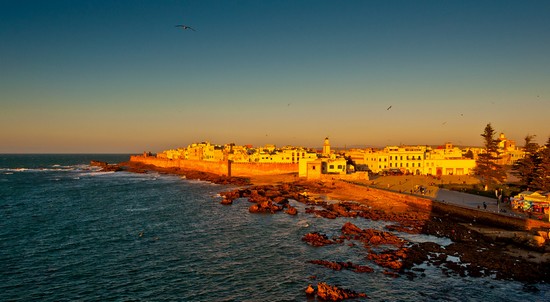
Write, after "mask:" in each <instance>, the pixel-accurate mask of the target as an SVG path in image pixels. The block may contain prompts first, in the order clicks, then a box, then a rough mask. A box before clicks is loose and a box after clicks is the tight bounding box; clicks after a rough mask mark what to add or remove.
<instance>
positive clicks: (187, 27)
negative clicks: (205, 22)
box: [176, 24, 196, 31]
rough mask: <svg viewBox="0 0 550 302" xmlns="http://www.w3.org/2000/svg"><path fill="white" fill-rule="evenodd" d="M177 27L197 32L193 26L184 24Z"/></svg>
mask: <svg viewBox="0 0 550 302" xmlns="http://www.w3.org/2000/svg"><path fill="white" fill-rule="evenodd" d="M176 27H181V29H190V30H192V31H196V30H195V29H194V28H192V27H191V26H187V25H183V24H178V25H176Z"/></svg>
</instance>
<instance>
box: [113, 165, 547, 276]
mask: <svg viewBox="0 0 550 302" xmlns="http://www.w3.org/2000/svg"><path fill="white" fill-rule="evenodd" d="M117 166H118V167H120V168H121V169H122V170H123V171H127V172H134V173H146V172H148V171H156V172H159V173H163V174H174V175H181V176H185V177H186V178H188V179H200V180H205V181H210V182H213V183H217V184H225V185H234V186H236V187H237V188H235V189H232V190H231V191H229V192H223V193H220V195H222V196H223V197H224V198H223V199H224V200H222V202H221V203H222V204H224V205H230V204H231V202H232V200H233V199H236V198H248V199H249V201H250V202H251V205H252V206H251V208H250V209H249V211H250V212H251V213H255V212H263V213H265V212H267V213H277V212H279V211H281V212H283V211H284V212H285V213H287V214H289V215H295V214H292V211H291V209H290V208H292V207H291V206H289V205H288V199H293V200H296V201H297V202H302V203H305V204H307V205H311V207H310V208H308V210H307V211H306V213H309V214H313V215H317V216H321V217H325V218H327V219H331V218H334V217H357V216H360V217H364V218H366V219H372V220H385V221H390V222H392V223H393V224H391V225H389V226H388V227H386V228H387V230H385V231H384V233H385V232H390V231H391V232H395V231H397V232H405V233H412V234H426V235H433V236H436V237H446V238H450V239H451V240H452V244H451V245H450V246H447V247H441V246H438V245H437V244H435V243H433V242H426V243H421V244H418V243H416V244H412V243H410V242H409V243H408V244H406V245H403V246H396V247H394V248H391V249H388V250H384V251H382V252H378V253H374V252H373V251H372V247H373V246H377V244H376V243H375V244H373V243H372V239H371V241H366V242H365V241H364V238H363V237H361V236H363V235H361V236H359V235H357V234H355V235H354V236H351V237H350V235H349V234H345V233H344V231H343V234H342V235H341V236H340V237H339V238H324V237H323V234H322V230H317V232H314V233H317V235H319V236H320V237H321V238H324V239H323V240H325V239H326V240H328V241H330V242H331V243H330V244H344V243H346V244H363V245H364V246H365V249H367V251H369V257H368V259H365V260H366V261H367V262H368V263H375V264H377V265H378V266H381V267H383V268H384V269H385V270H384V274H385V275H387V276H389V277H406V278H411V279H414V278H421V277H422V274H423V272H422V271H421V270H418V269H415V268H414V267H415V265H418V264H421V263H425V262H427V263H429V264H431V265H434V266H438V267H440V268H441V270H442V271H443V272H444V274H446V275H457V276H461V277H464V276H470V277H491V278H495V279H500V280H513V281H519V282H522V283H524V284H526V285H530V286H531V285H536V284H538V283H548V282H550V245H549V243H548V241H549V240H546V241H545V242H543V243H542V244H541V242H540V238H536V239H534V238H535V237H542V235H543V234H542V232H539V233H535V231H533V230H532V231H528V230H519V229H517V227H516V228H514V227H510V228H506V227H503V226H502V225H495V224H491V223H487V221H484V220H483V219H479V220H476V218H475V217H470V218H471V219H467V217H460V216H457V217H455V215H449V213H446V212H445V207H447V209H448V207H457V206H456V205H451V204H447V203H443V205H444V207H443V208H442V207H439V206H437V204H438V203H439V202H437V201H434V200H432V199H430V198H424V197H419V196H411V195H408V194H400V193H397V192H391V191H386V190H380V189H376V188H370V187H366V186H360V185H356V184H351V183H348V182H345V181H339V180H333V181H306V180H301V179H299V178H298V177H296V175H292V174H284V175H270V176H258V177H254V176H251V177H246V178H245V177H225V176H219V175H216V174H213V173H206V172H199V171H191V170H182V169H179V168H159V167H156V166H151V165H144V164H140V163H135V162H134V163H132V162H125V163H120V164H118V165H117ZM304 192H307V194H303V193H304ZM285 200H286V203H285ZM326 200H330V201H331V202H326ZM285 204H287V205H285ZM253 207H254V210H253ZM262 207H264V208H262ZM265 207H268V208H265ZM319 207H320V208H322V209H319ZM474 211H475V210H474ZM251 215H254V214H251ZM283 215H284V214H283ZM342 228H343V229H344V227H342ZM357 232H358V234H365V233H369V232H372V230H360V231H357ZM535 234H537V235H535ZM385 236H389V235H377V237H381V238H385ZM546 236H548V230H546ZM358 238H359V239H358ZM361 238H362V239H361ZM537 239H539V241H537ZM545 239H548V237H546V238H545ZM303 240H304V239H303ZM358 240H359V241H360V242H359V243H358V242H357V241H358ZM377 240H378V239H377ZM326 242H327V241H325V243H326ZM381 242H382V243H380V244H383V243H384V241H383V240H382V241H381ZM457 257H458V258H459V259H460V260H461V262H462V264H460V263H458V264H457V263H456V261H455V260H453V259H454V258H457ZM313 260H314V259H311V261H313ZM315 261H323V260H322V259H321V260H315ZM327 267H329V268H327V269H330V266H327ZM321 282H322V281H321V280H319V283H321Z"/></svg>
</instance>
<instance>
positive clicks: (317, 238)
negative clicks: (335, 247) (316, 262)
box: [302, 232, 335, 246]
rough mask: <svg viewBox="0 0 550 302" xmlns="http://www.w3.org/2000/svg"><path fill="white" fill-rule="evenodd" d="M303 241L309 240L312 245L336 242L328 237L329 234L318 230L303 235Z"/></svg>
mask: <svg viewBox="0 0 550 302" xmlns="http://www.w3.org/2000/svg"><path fill="white" fill-rule="evenodd" d="M302 241H305V242H307V243H308V244H309V245H311V246H325V245H328V244H334V243H335V242H334V241H332V240H330V239H328V237H327V235H325V234H320V233H318V232H313V233H307V234H305V235H304V237H302Z"/></svg>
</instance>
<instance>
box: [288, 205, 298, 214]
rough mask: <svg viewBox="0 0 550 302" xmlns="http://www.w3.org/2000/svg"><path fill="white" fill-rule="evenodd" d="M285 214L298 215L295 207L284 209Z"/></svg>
mask: <svg viewBox="0 0 550 302" xmlns="http://www.w3.org/2000/svg"><path fill="white" fill-rule="evenodd" d="M285 213H287V214H288V215H296V214H298V210H297V209H296V208H295V207H292V206H289V207H288V208H287V209H286V211H285Z"/></svg>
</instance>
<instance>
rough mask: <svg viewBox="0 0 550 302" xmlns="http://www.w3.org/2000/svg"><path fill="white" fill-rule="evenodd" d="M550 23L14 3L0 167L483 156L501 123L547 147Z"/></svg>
mask: <svg viewBox="0 0 550 302" xmlns="http://www.w3.org/2000/svg"><path fill="white" fill-rule="evenodd" d="M549 14H550V3H549V2H546V1H529V2H518V1H482V2H479V1H444V2H442V1H421V2H412V1H345V2H334V1H305V0H304V1H276V2H273V1H269V2H264V1H209V0H207V1H162V2H157V1H139V2H136V1H129V0H120V1H93V2H87V1H83V2H80V1H68V0H54V1H0V40H1V41H2V44H1V45H0V58H2V60H0V70H1V72H0V108H1V110H0V128H1V129H2V131H0V141H1V142H2V143H0V153H139V152H142V151H153V152H157V151H162V150H167V149H172V148H177V147H181V146H186V145H188V144H191V143H194V142H200V141H205V140H207V141H210V142H213V143H221V144H225V143H236V144H238V145H245V144H252V145H254V146H262V145H266V144H275V145H277V146H285V145H295V146H304V147H312V148H315V147H319V146H320V145H322V139H323V138H324V137H327V136H328V137H329V138H330V139H331V144H332V145H333V146H334V147H344V146H372V147H383V146H388V145H401V144H404V145H442V144H444V143H445V142H452V143H453V144H454V145H459V146H481V145H482V144H483V141H482V138H481V136H480V135H481V134H482V133H483V129H484V127H485V125H487V124H488V123H491V125H492V126H493V128H494V129H495V132H496V133H500V132H503V133H505V134H506V137H507V138H508V139H511V140H515V141H516V143H517V145H519V146H521V145H523V138H524V137H525V136H526V135H528V134H531V135H536V139H535V141H536V142H537V143H539V144H541V145H542V144H544V143H545V142H546V141H547V139H548V137H549V136H550V132H549V129H550V128H549V127H548V121H547V120H548V113H549V112H550V87H549V86H550V85H548V83H550V56H548V54H549V53H550V36H549V35H548V34H547V33H548V32H550V20H548V18H547V17H548V15H549ZM177 25H184V26H189V27H190V28H191V29H193V30H185V28H183V27H176V26H177Z"/></svg>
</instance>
